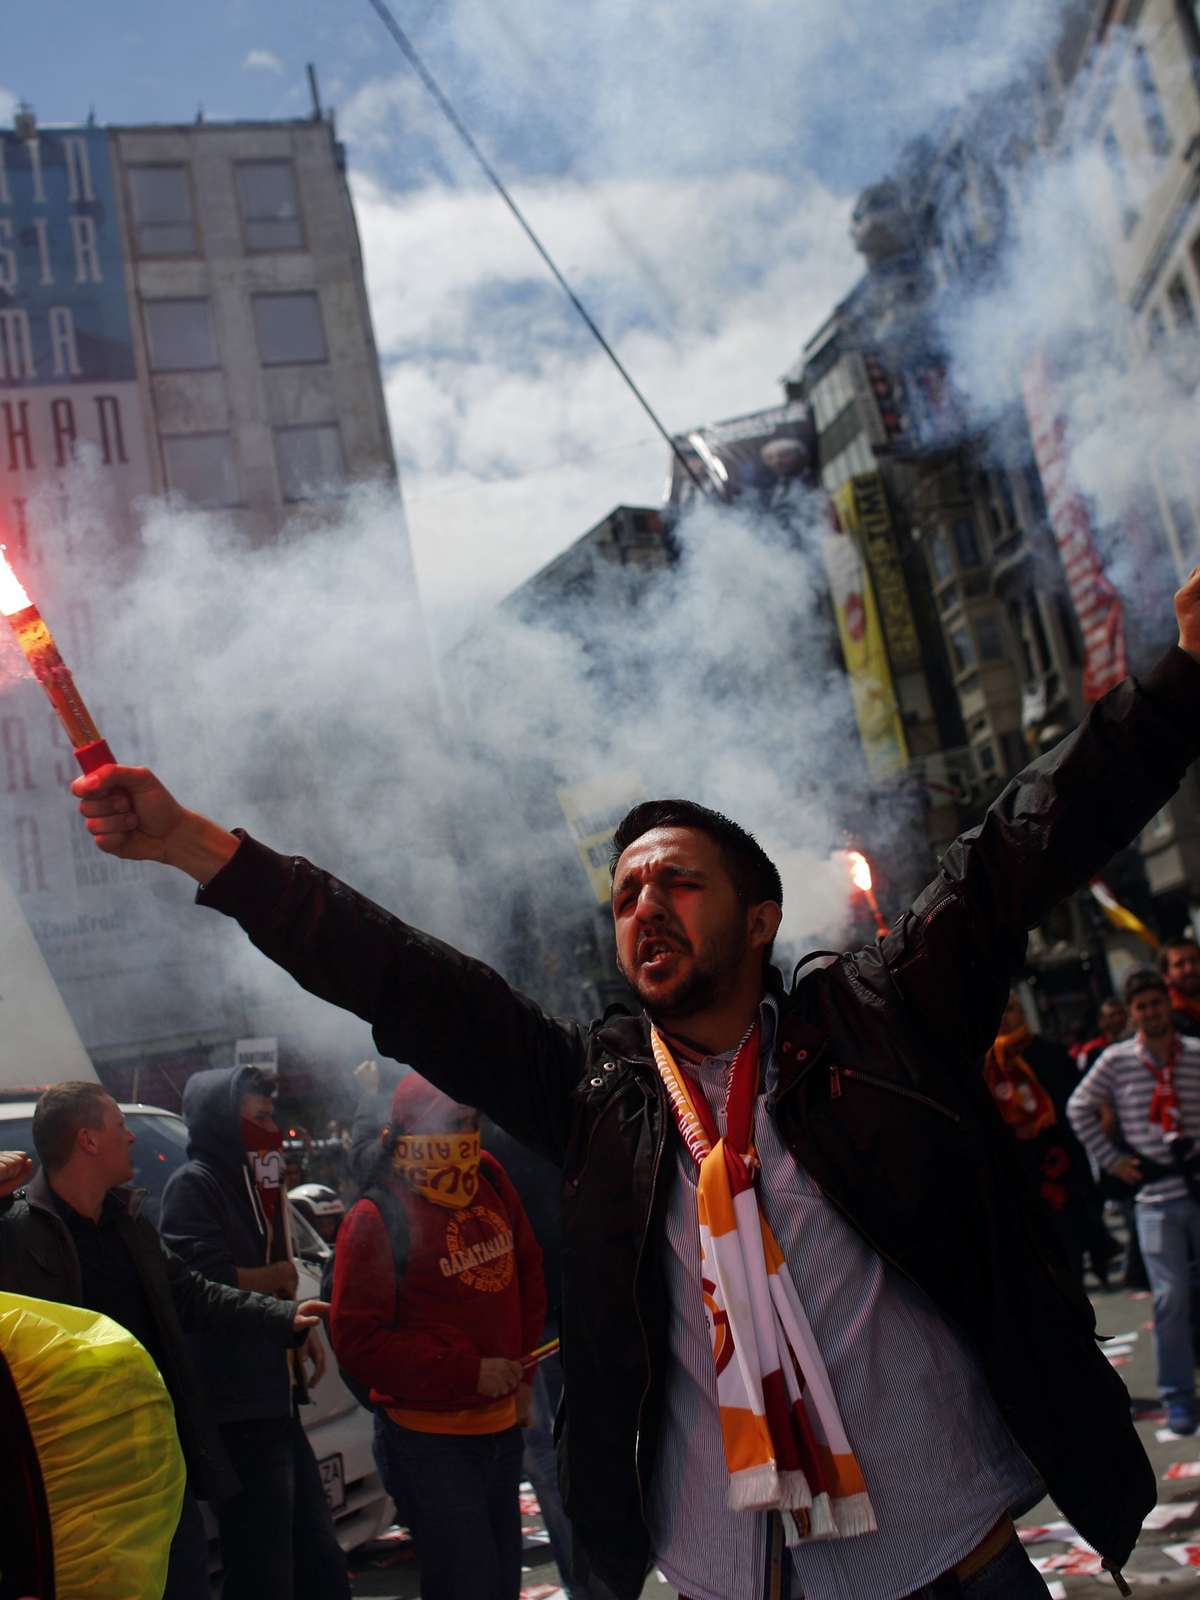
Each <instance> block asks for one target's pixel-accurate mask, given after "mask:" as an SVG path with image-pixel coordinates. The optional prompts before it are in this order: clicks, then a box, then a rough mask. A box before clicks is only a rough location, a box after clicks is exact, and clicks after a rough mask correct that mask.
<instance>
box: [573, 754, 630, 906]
mask: <svg viewBox="0 0 1200 1600" xmlns="http://www.w3.org/2000/svg"><path fill="white" fill-rule="evenodd" d="M645 798H646V790H645V788H644V786H643V784H642V782H641V780H640V779H639V778H638V776H637V774H636V773H634V772H613V773H607V774H605V776H604V777H601V778H593V779H591V780H590V782H588V783H576V784H572V785H570V786H569V787H568V788H564V789H560V790H559V791H558V803H559V805H560V806H561V807H562V812H563V816H564V817H565V818H566V819H567V827H568V828H570V830H571V837H572V839H573V840H574V841H575V848H576V850H577V851H578V852H579V859H580V860H581V861H582V863H583V870H584V871H585V872H586V873H587V877H588V882H589V883H590V884H591V886H592V893H593V894H594V895H595V897H596V900H597V902H598V903H599V904H600V905H602V906H606V905H607V904H608V903H609V901H610V900H611V899H612V879H611V878H610V877H609V875H608V863H609V861H610V859H611V858H612V848H613V830H614V829H615V828H616V826H617V824H618V823H619V822H620V820H621V818H622V817H623V816H624V815H625V813H626V812H627V811H628V810H629V809H630V808H631V807H632V806H635V805H637V803H638V801H639V800H644V799H645Z"/></svg>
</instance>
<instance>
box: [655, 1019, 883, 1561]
mask: <svg viewBox="0 0 1200 1600" xmlns="http://www.w3.org/2000/svg"><path fill="white" fill-rule="evenodd" d="M650 1042H651V1046H652V1048H653V1050H654V1059H655V1062H656V1064H657V1066H658V1070H659V1073H660V1075H661V1077H662V1080H663V1083H664V1085H665V1086H666V1090H667V1094H668V1096H669V1097H670V1101H671V1106H672V1108H673V1110H674V1112H675V1120H676V1122H677V1124H678V1126H679V1132H680V1134H681V1135H682V1137H683V1141H684V1143H685V1144H686V1146H687V1148H688V1151H689V1152H690V1154H691V1156H692V1159H693V1160H694V1161H695V1163H696V1166H697V1168H698V1169H699V1180H698V1183H697V1188H696V1207H697V1212H698V1217H699V1224H700V1248H701V1255H702V1264H701V1274H702V1276H701V1293H702V1295H703V1301H704V1314H705V1318H706V1320H707V1322H708V1330H709V1334H710V1336H711V1338H712V1344H713V1363H714V1365H715V1367H716V1376H717V1403H718V1405H719V1407H720V1412H721V1431H722V1433H723V1435H724V1440H725V1461H726V1465H727V1466H728V1468H729V1495H728V1503H729V1506H730V1508H731V1509H732V1510H734V1511H769V1510H776V1511H780V1512H783V1513H784V1518H783V1524H784V1529H785V1535H786V1539H787V1543H788V1544H789V1545H793V1544H799V1543H800V1541H801V1540H802V1539H832V1538H847V1537H849V1536H850V1535H852V1534H858V1533H871V1532H873V1531H874V1529H875V1513H874V1511H873V1510H872V1509H871V1501H870V1498H869V1496H868V1493H867V1486H866V1483H865V1482H864V1481H863V1475H862V1472H861V1471H860V1469H859V1465H858V1462H857V1461H856V1460H855V1457H854V1452H853V1450H851V1448H850V1444H849V1441H848V1440H847V1438H846V1432H845V1429H844V1428H843V1426H842V1420H841V1416H840V1414H839V1412H838V1406H837V1401H836V1400H835V1398H834V1394H833V1389H832V1387H831V1386H830V1382H829V1376H828V1374H827V1373H826V1371H825V1363H824V1362H823V1361H822V1359H821V1352H820V1351H819V1350H818V1348H817V1342H816V1339H815V1338H814V1336H813V1331H812V1326H811V1324H810V1323H809V1320H808V1317H807V1316H806V1314H805V1311H804V1308H803V1306H802V1305H801V1304H800V1298H799V1296H798V1295H797V1293H796V1289H795V1285H794V1284H793V1283H792V1279H791V1274H790V1273H789V1272H788V1268H787V1263H786V1262H785V1261H784V1258H783V1252H782V1251H781V1250H780V1248H779V1245H778V1243H777V1241H776V1239H775V1235H774V1234H773V1233H772V1232H771V1229H770V1226H769V1224H768V1222H767V1219H766V1218H765V1217H764V1216H763V1214H762V1211H761V1210H760V1208H759V1204H758V1196H757V1195H756V1194H755V1191H754V1179H753V1176H752V1174H753V1172H754V1170H755V1169H756V1167H757V1165H758V1158H757V1156H756V1154H755V1152H754V1148H753V1144H752V1123H753V1115H754V1102H755V1099H756V1097H757V1093H758V1044H759V1029H758V1025H757V1024H755V1026H754V1028H753V1029H752V1030H751V1032H750V1033H749V1034H748V1035H747V1037H746V1038H745V1039H744V1040H743V1041H742V1044H741V1046H740V1047H739V1049H738V1052H737V1055H736V1056H735V1058H734V1061H733V1065H732V1066H731V1067H730V1071H729V1092H728V1099H727V1102H726V1126H727V1130H728V1131H727V1134H726V1137H725V1138H723V1139H722V1138H721V1137H720V1136H719V1134H718V1130H717V1127H716V1123H715V1121H714V1119H713V1116H712V1112H711V1111H710V1110H709V1107H708V1104H707V1102H706V1101H705V1099H704V1096H703V1095H702V1094H695V1095H693V1093H692V1091H691V1089H690V1087H689V1085H688V1082H687V1078H686V1076H685V1074H684V1073H683V1072H682V1071H681V1070H680V1068H679V1066H678V1065H677V1063H676V1061H675V1058H674V1056H673V1055H672V1054H671V1051H670V1049H669V1048H668V1047H667V1045H666V1043H665V1042H664V1040H663V1037H662V1035H661V1034H660V1033H659V1031H658V1029H657V1028H651V1030H650Z"/></svg>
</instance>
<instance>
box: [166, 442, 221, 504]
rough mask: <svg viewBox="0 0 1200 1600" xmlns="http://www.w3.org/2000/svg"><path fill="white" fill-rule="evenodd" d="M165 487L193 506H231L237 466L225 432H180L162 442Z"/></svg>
mask: <svg viewBox="0 0 1200 1600" xmlns="http://www.w3.org/2000/svg"><path fill="white" fill-rule="evenodd" d="M162 450H163V466H164V467H165V469H166V474H167V486H168V488H170V489H173V490H174V491H175V493H176V494H180V495H182V496H183V498H184V499H185V500H187V501H188V502H189V503H190V504H191V505H194V506H235V505H237V503H238V499H239V494H238V479H237V467H236V466H235V464H234V459H233V440H232V439H231V438H230V436H229V434H227V433H180V434H175V435H173V436H171V437H169V438H164V439H163V441H162Z"/></svg>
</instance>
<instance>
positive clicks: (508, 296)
mask: <svg viewBox="0 0 1200 1600" xmlns="http://www.w3.org/2000/svg"><path fill="white" fill-rule="evenodd" d="M354 189H355V204H356V210H357V213H358V218H359V226H360V229H361V232H362V237H363V247H364V252H365V256H366V262H367V273H368V282H369V287H370V293H371V304H372V308H373V315H374V320H375V331H376V338H377V341H378V344H379V349H380V355H381V358H382V360H383V364H384V373H385V384H386V392H387V399H388V407H389V412H390V416H391V422H392V432H393V437H394V439H395V443H396V449H397V453H398V456H399V459H400V465H401V476H402V481H403V483H404V485H405V490H406V495H407V497H408V502H409V514H410V523H411V528H412V535H413V545H414V552H415V555H416V559H417V565H418V571H419V573H420V577H421V584H422V593H423V599H424V602H425V604H426V607H427V610H428V612H429V614H430V618H431V623H432V626H433V628H434V631H435V634H436V635H437V637H438V638H439V640H440V641H441V642H442V643H443V644H444V643H449V642H450V641H451V640H452V638H453V637H454V636H455V634H456V633H460V632H461V631H462V629H463V626H464V624H465V623H466V622H467V621H469V619H470V617H471V615H472V614H473V613H475V612H476V611H477V610H478V609H479V607H481V606H483V605H485V604H488V603H492V602H494V601H495V600H497V599H499V598H500V597H501V595H502V594H503V593H504V592H505V591H506V590H507V589H509V588H511V587H513V586H514V585H515V584H517V583H519V582H520V581H522V579H523V578H524V577H526V576H527V575H528V574H529V572H530V571H531V570H533V568H534V567H536V566H538V565H540V564H541V563H542V562H543V561H545V560H548V559H550V557H551V556H553V555H554V554H556V553H557V551H558V550H560V549H562V547H563V546H564V545H565V544H568V543H570V542H571V540H572V539H573V538H576V537H578V536H579V535H580V534H582V533H583V532H584V531H585V529H586V528H587V527H589V526H590V525H591V524H593V523H594V522H596V521H598V520H599V518H600V517H601V516H603V515H604V514H605V513H606V512H607V511H608V510H609V509H610V508H611V507H612V506H613V505H614V504H616V503H618V502H619V501H625V502H634V503H646V502H648V503H650V504H657V502H658V500H659V499H660V497H661V492H662V485H663V482H664V479H665V476H666V471H667V465H668V451H667V446H666V445H665V443H664V442H663V441H662V439H661V438H660V437H659V436H658V435H657V434H656V433H655V431H654V427H653V424H652V423H651V422H650V421H649V419H648V418H647V417H646V415H645V413H644V412H643V411H642V410H641V409H640V407H639V406H638V404H637V402H636V401H635V400H634V398H633V397H632V395H631V394H630V393H629V391H628V389H627V388H626V387H625V385H624V384H623V383H622V382H621V380H620V379H619V377H618V376H617V375H616V373H615V372H614V370H613V368H612V366H611V365H610V363H609V362H608V360H607V358H606V357H605V356H603V354H602V353H601V352H600V351H599V349H598V348H597V346H596V345H595V343H594V342H593V340H592V339H591V337H590V336H589V335H588V334H587V333H586V330H584V329H583V328H582V327H581V325H580V323H579V320H578V318H577V317H576V316H575V313H574V312H573V311H572V310H571V308H570V306H569V305H568V304H567V302H566V300H565V298H564V297H563V296H562V294H561V291H560V290H559V289H558V288H557V286H556V285H554V284H553V282H552V281H551V280H550V279H549V277H548V274H547V273H546V271H545V269H544V267H543V266H542V264H541V263H540V262H539V261H538V259H537V257H536V256H535V255H534V253H533V252H532V250H531V249H530V247H529V245H528V242H527V241H526V240H525V239H524V237H523V236H522V235H521V233H520V232H519V231H518V230H517V229H516V228H514V226H513V224H512V220H511V218H510V217H509V216H508V214H507V212H506V211H505V209H504V208H503V206H502V205H501V204H500V202H499V201H498V200H497V198H496V197H495V196H494V195H493V194H492V193H491V192H490V191H481V190H479V189H470V190H446V189H440V188H438V189H434V188H430V189H426V190H422V191H419V192H417V193H415V194H407V195H397V194H395V193H392V192H390V191H389V190H387V189H386V188H385V187H384V186H383V185H381V184H380V183H378V182H377V181H376V180H374V179H371V178H368V177H359V178H358V179H356V180H355V185H354ZM522 201H523V203H524V204H525V205H526V207H527V210H528V213H529V215H530V217H531V218H532V219H533V220H534V222H535V225H536V226H537V227H538V228H539V229H540V230H541V231H542V233H543V235H544V237H545V238H546V241H547V243H548V245H549V248H550V249H551V250H552V252H554V253H555V254H556V255H557V257H558V258H559V260H560V261H561V262H562V264H563V267H564V269H565V270H566V272H567V273H568V274H569V275H570V276H571V278H572V281H573V282H574V284H575V286H576V288H577V290H578V291H579V292H580V293H581V294H582V296H583V299H584V301H585V303H586V304H587V305H588V306H589V308H590V309H591V310H592V312H593V314H595V315H596V316H597V317H598V320H599V322H600V324H601V326H602V327H603V328H604V330H605V332H606V334H607V336H608V337H609V338H610V340H611V341H612V342H613V343H614V344H615V346H616V348H617V350H618V353H619V354H620V355H621V357H622V359H623V361H624V362H625V363H626V365H627V366H628V368H629V370H630V371H631V372H632V373H633V374H634V376H635V378H636V380H637V382H638V383H639V385H640V386H641V388H642V389H643V390H644V392H645V393H646V394H647V395H648V397H649V398H650V400H651V402H652V404H653V405H654V406H655V408H656V410H657V411H658V413H659V415H660V416H661V417H662V419H663V420H664V422H665V424H666V425H667V427H668V428H669V429H670V430H671V431H679V430H681V429H685V428H688V427H692V426H695V425H697V424H699V423H702V422H706V421H710V420H712V419H713V418H714V417H717V416H730V415H736V414H738V413H740V412H743V411H748V410H753V409H757V408H758V407H761V406H764V405H773V404H776V403H777V402H778V399H779V390H778V386H777V381H776V380H777V378H778V375H779V374H780V373H781V372H782V371H783V370H784V368H785V367H786V366H788V365H789V364H790V363H791V362H792V361H793V360H794V358H795V355H796V353H797V352H798V349H799V344H800V338H801V335H802V334H803V333H805V332H807V331H808V330H809V329H810V328H811V327H812V326H813V325H814V324H815V323H816V322H817V321H818V320H819V319H820V317H821V316H822V315H823V314H824V313H825V311H826V310H827V309H828V308H829V306H830V305H831V303H832V302H833V301H834V300H835V299H836V298H837V296H838V294H839V293H840V292H842V291H843V290H844V288H845V287H846V285H847V284H848V283H849V282H850V281H851V280H852V278H853V276H854V272H855V266H856V258H855V256H854V252H853V250H852V248H851V246H850V243H849V238H848V231H847V228H848V212H849V203H848V201H847V200H846V199H844V198H842V197H840V196H837V195H834V194H831V193H830V192H829V191H828V190H827V189H825V188H824V187H823V186H822V185H821V184H820V183H818V182H816V181H813V180H811V179H804V180H795V179H784V178H781V177H777V176H773V175H769V174H756V173H748V174H733V175H729V176H727V177H723V178H720V179H717V180H714V181H712V182H707V183H703V182H700V181H699V180H692V181H686V182H683V181H674V180H672V181H656V180H653V179H642V180H614V181H612V182H609V183H597V184H593V185H590V186H587V187H583V186H581V185H578V184H574V183H570V182H563V183H555V184H543V185H538V186H534V187H531V188H529V189H527V190H526V191H524V192H523V194H522ZM610 217H619V218H620V220H621V226H622V228H623V230H625V231H626V232H627V233H628V234H630V235H631V236H632V237H633V238H634V239H635V240H636V241H637V249H636V250H635V251H634V252H632V253H631V252H629V251H627V250H626V249H625V248H624V247H623V245H622V243H621V240H620V239H619V238H618V237H616V236H615V235H614V233H613V231H612V227H611V223H610V221H609V218H610ZM663 286H665V290H664V287H663ZM489 527H490V528H491V529H493V530H494V531H493V532H492V533H490V534H484V532H483V530H484V529H485V528H489Z"/></svg>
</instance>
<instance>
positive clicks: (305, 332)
mask: <svg viewBox="0 0 1200 1600" xmlns="http://www.w3.org/2000/svg"><path fill="white" fill-rule="evenodd" d="M254 331H255V334H256V336H257V338H258V356H259V360H260V361H261V362H262V364H263V366H264V367H281V366H287V365H290V364H293V363H299V362H312V361H328V359H329V353H328V351H327V350H326V348H325V329H324V327H323V326H322V324H321V307H320V303H319V302H318V300H317V296H316V294H315V293H313V292H311V291H310V292H308V293H304V294H256V295H255V296H254Z"/></svg>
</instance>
